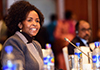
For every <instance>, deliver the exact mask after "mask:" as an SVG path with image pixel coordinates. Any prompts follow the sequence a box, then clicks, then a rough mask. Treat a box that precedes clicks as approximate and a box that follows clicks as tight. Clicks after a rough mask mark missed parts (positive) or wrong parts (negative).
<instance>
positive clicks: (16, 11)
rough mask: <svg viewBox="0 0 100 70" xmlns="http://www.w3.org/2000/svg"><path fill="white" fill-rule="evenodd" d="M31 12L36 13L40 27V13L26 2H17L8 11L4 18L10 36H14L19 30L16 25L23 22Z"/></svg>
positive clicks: (41, 21) (41, 18)
mask: <svg viewBox="0 0 100 70" xmlns="http://www.w3.org/2000/svg"><path fill="white" fill-rule="evenodd" d="M32 10H34V11H36V12H37V13H38V15H39V19H40V25H41V26H42V24H43V22H44V16H43V14H42V13H41V11H40V10H39V9H37V8H36V7H35V6H34V5H31V4H30V3H29V2H27V1H17V2H15V3H14V4H13V5H11V7H10V8H9V9H8V14H7V15H6V18H5V22H6V25H7V27H8V30H9V31H10V32H11V33H12V34H14V33H15V32H16V31H19V30H20V28H19V27H18V23H19V22H23V21H24V20H25V19H26V17H27V16H28V14H29V12H30V11H32Z"/></svg>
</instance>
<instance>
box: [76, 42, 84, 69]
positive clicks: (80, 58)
mask: <svg viewBox="0 0 100 70" xmlns="http://www.w3.org/2000/svg"><path fill="white" fill-rule="evenodd" d="M76 46H77V47H78V48H79V46H80V43H79V42H77V43H76ZM74 54H75V55H77V56H78V70H82V52H81V51H79V50H78V49H77V48H75V49H74Z"/></svg>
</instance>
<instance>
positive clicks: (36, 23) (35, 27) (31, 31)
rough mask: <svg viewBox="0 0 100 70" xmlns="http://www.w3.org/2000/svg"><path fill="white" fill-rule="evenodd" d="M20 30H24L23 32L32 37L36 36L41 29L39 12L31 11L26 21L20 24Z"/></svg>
mask: <svg viewBox="0 0 100 70" xmlns="http://www.w3.org/2000/svg"><path fill="white" fill-rule="evenodd" d="M19 28H22V32H25V33H27V34H28V35H29V36H30V37H32V36H35V35H36V34H37V33H38V31H39V29H40V19H39V16H38V14H37V12H35V11H34V10H32V11H30V12H29V14H28V16H27V18H26V20H24V21H23V22H22V23H19Z"/></svg>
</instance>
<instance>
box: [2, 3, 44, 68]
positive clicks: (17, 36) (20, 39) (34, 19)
mask: <svg viewBox="0 0 100 70" xmlns="http://www.w3.org/2000/svg"><path fill="white" fill-rule="evenodd" d="M43 21H44V17H43V15H42V13H41V12H40V11H39V10H38V9H37V8H36V7H35V6H34V5H31V4H30V3H29V2H27V1H17V2H15V3H14V4H13V5H12V6H11V7H10V9H9V10H8V14H7V16H6V19H5V22H6V25H7V27H8V29H9V30H10V32H12V33H14V35H13V36H11V37H10V38H8V39H7V41H6V42H5V43H4V45H3V50H2V54H1V58H2V59H3V57H4V55H5V54H6V52H5V51H4V48H5V46H7V45H11V46H13V54H14V55H15V59H16V60H21V61H22V63H23V70H42V69H43V56H42V50H41V46H40V44H39V43H38V42H37V41H35V40H33V38H34V36H36V34H37V33H38V31H39V29H40V27H41V26H42V24H43Z"/></svg>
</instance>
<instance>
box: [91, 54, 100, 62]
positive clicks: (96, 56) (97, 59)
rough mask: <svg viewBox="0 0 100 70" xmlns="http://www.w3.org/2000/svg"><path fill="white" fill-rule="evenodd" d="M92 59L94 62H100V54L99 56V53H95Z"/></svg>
mask: <svg viewBox="0 0 100 70" xmlns="http://www.w3.org/2000/svg"><path fill="white" fill-rule="evenodd" d="M92 61H93V63H98V62H100V56H98V55H93V56H92Z"/></svg>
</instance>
